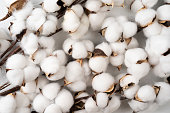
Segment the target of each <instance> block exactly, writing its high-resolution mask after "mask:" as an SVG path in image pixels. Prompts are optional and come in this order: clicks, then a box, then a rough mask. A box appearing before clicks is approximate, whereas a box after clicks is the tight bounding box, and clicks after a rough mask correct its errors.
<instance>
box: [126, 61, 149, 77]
mask: <svg viewBox="0 0 170 113" xmlns="http://www.w3.org/2000/svg"><path fill="white" fill-rule="evenodd" d="M149 71H150V65H149V63H142V64H132V65H131V66H130V67H128V69H127V72H128V73H129V74H132V75H133V76H135V77H136V78H137V79H141V78H143V77H144V76H146V75H147V74H148V73H149Z"/></svg>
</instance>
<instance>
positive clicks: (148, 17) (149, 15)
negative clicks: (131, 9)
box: [135, 9, 156, 27]
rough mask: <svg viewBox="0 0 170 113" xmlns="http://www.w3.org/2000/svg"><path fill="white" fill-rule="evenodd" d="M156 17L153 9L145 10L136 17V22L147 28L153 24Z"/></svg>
mask: <svg viewBox="0 0 170 113" xmlns="http://www.w3.org/2000/svg"><path fill="white" fill-rule="evenodd" d="M155 16H156V11H155V10H153V9H143V10H141V11H139V12H138V13H137V14H136V16H135V21H136V22H137V23H138V24H139V25H140V26H141V27H146V26H147V25H148V24H150V23H152V22H153V20H154V18H155Z"/></svg>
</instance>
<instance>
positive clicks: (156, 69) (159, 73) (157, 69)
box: [153, 64, 169, 78]
mask: <svg viewBox="0 0 170 113" xmlns="http://www.w3.org/2000/svg"><path fill="white" fill-rule="evenodd" d="M153 72H154V74H155V75H156V76H158V77H160V78H165V77H169V75H168V74H166V73H165V72H164V71H163V69H162V67H161V66H160V64H157V65H156V66H154V68H153Z"/></svg>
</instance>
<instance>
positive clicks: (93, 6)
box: [85, 0, 102, 12]
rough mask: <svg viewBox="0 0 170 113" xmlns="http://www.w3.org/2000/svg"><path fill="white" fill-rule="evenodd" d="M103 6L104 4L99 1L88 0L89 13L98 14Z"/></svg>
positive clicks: (86, 5)
mask: <svg viewBox="0 0 170 113" xmlns="http://www.w3.org/2000/svg"><path fill="white" fill-rule="evenodd" d="M101 5H102V2H101V1H99V0H91V1H90V0H88V1H87V2H86V4H85V7H86V8H87V9H88V10H89V11H94V12H98V11H99V9H100V7H101Z"/></svg>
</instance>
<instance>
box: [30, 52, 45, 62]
mask: <svg viewBox="0 0 170 113" xmlns="http://www.w3.org/2000/svg"><path fill="white" fill-rule="evenodd" d="M46 57H47V52H46V51H45V50H43V49H40V50H37V51H36V52H34V54H33V55H32V56H31V59H32V60H33V62H34V63H35V64H40V62H41V61H42V60H43V59H45V58H46Z"/></svg>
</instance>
